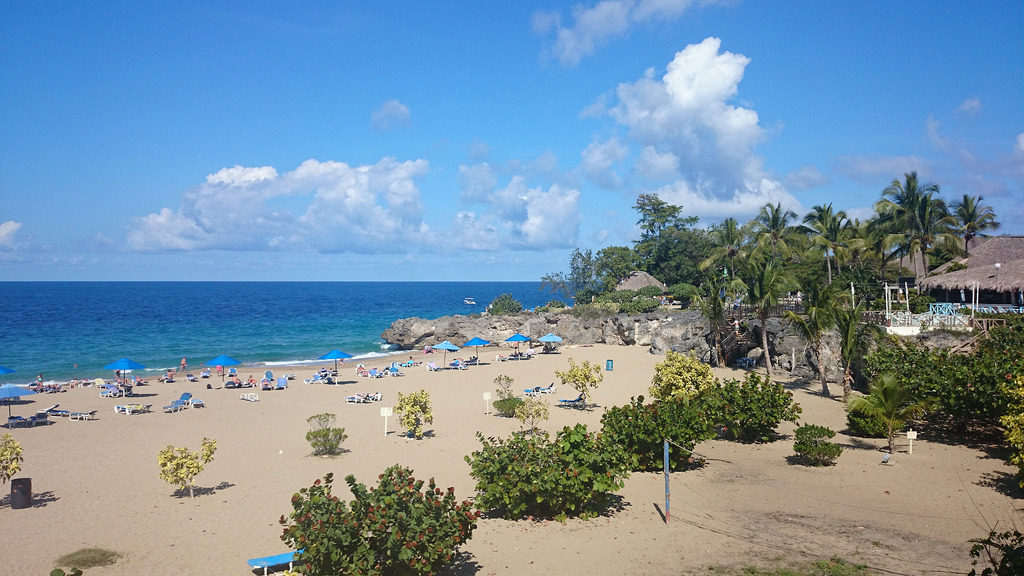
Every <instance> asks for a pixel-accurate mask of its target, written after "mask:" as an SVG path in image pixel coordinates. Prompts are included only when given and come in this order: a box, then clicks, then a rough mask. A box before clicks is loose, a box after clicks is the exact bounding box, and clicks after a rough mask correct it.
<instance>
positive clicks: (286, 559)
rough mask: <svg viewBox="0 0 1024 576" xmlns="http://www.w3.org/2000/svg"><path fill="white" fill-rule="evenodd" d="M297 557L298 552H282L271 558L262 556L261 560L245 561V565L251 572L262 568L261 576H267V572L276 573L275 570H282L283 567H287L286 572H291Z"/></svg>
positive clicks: (251, 559)
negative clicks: (247, 565)
mask: <svg viewBox="0 0 1024 576" xmlns="http://www.w3.org/2000/svg"><path fill="white" fill-rule="evenodd" d="M297 556H298V552H284V553H281V554H275V555H273V556H264V557H262V558H250V559H248V560H246V563H247V564H249V567H250V568H252V569H253V570H258V569H260V568H262V569H263V576H267V574H270V573H271V572H267V570H272V572H277V570H275V568H284V567H285V566H288V570H291V569H292V567H293V566H294V564H295V560H296V559H297Z"/></svg>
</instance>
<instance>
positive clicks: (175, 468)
mask: <svg viewBox="0 0 1024 576" xmlns="http://www.w3.org/2000/svg"><path fill="white" fill-rule="evenodd" d="M216 451H217V441H216V440H210V439H209V438H203V445H202V446H201V447H200V448H199V451H198V452H189V451H188V448H175V447H174V446H167V448H164V449H163V450H161V451H160V454H159V455H158V456H157V459H158V460H159V462H160V477H161V478H163V479H164V480H166V481H167V482H168V483H169V484H172V485H174V486H177V487H178V489H179V490H185V489H186V488H188V495H189V498H195V497H196V495H195V490H194V486H193V484H192V479H193V478H195V477H196V476H198V475H199V473H200V472H202V471H203V467H205V466H206V465H207V464H209V463H210V462H213V453H214V452H216Z"/></svg>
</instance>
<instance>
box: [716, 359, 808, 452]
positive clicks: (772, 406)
mask: <svg viewBox="0 0 1024 576" xmlns="http://www.w3.org/2000/svg"><path fill="white" fill-rule="evenodd" d="M701 400H702V401H703V402H704V403H706V405H707V406H708V408H707V409H708V410H709V412H710V414H711V415H712V416H711V417H712V419H713V420H714V422H715V424H716V425H717V426H719V427H720V429H721V430H722V434H723V435H725V436H726V437H728V438H731V439H733V440H740V441H743V442H770V441H771V440H772V439H773V437H774V435H775V429H776V428H778V426H779V424H780V423H781V422H783V421H788V422H796V420H797V418H799V417H800V412H801V411H802V409H801V408H800V405H799V404H797V403H796V401H794V400H793V394H792V393H791V392H789V391H788V390H786V389H785V387H783V386H782V384H779V383H778V382H772V381H771V380H769V379H768V378H764V379H762V378H761V377H760V376H759V375H757V374H755V373H753V372H751V373H750V374H747V377H746V379H744V380H743V382H740V381H738V380H726V381H724V382H720V383H719V385H718V386H717V387H716V388H714V389H713V390H711V391H708V392H706V393H705V394H703V395H702V396H701Z"/></svg>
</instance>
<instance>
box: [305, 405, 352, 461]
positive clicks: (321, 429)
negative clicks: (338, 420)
mask: <svg viewBox="0 0 1024 576" xmlns="http://www.w3.org/2000/svg"><path fill="white" fill-rule="evenodd" d="M334 419H335V416H334V414H331V413H330V412H323V413H321V414H313V415H312V416H310V417H309V418H306V423H308V424H309V426H310V427H311V428H312V430H310V431H309V432H306V441H307V442H309V445H310V446H312V447H313V455H314V456H323V455H326V454H337V453H338V452H340V451H341V443H342V442H344V441H345V439H346V438H348V435H347V434H345V429H344V428H335V427H334Z"/></svg>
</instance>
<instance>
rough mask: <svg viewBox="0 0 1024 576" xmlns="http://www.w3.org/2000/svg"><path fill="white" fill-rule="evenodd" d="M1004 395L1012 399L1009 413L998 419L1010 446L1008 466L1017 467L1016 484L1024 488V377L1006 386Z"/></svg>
mask: <svg viewBox="0 0 1024 576" xmlns="http://www.w3.org/2000/svg"><path fill="white" fill-rule="evenodd" d="M1006 393H1007V394H1008V395H1009V396H1010V397H1011V398H1012V399H1013V400H1012V402H1013V404H1012V405H1011V409H1010V411H1009V412H1008V413H1007V414H1006V415H1005V416H1003V417H1002V418H1000V420H999V422H1000V423H1001V424H1002V425H1003V435H1004V437H1005V438H1006V443H1007V444H1009V445H1010V449H1011V450H1012V453H1011V454H1010V464H1013V465H1014V466H1016V467H1017V484H1018V485H1019V486H1020V487H1021V488H1024V376H1020V377H1018V378H1017V379H1016V381H1014V382H1013V383H1012V384H1010V385H1007V386H1006Z"/></svg>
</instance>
